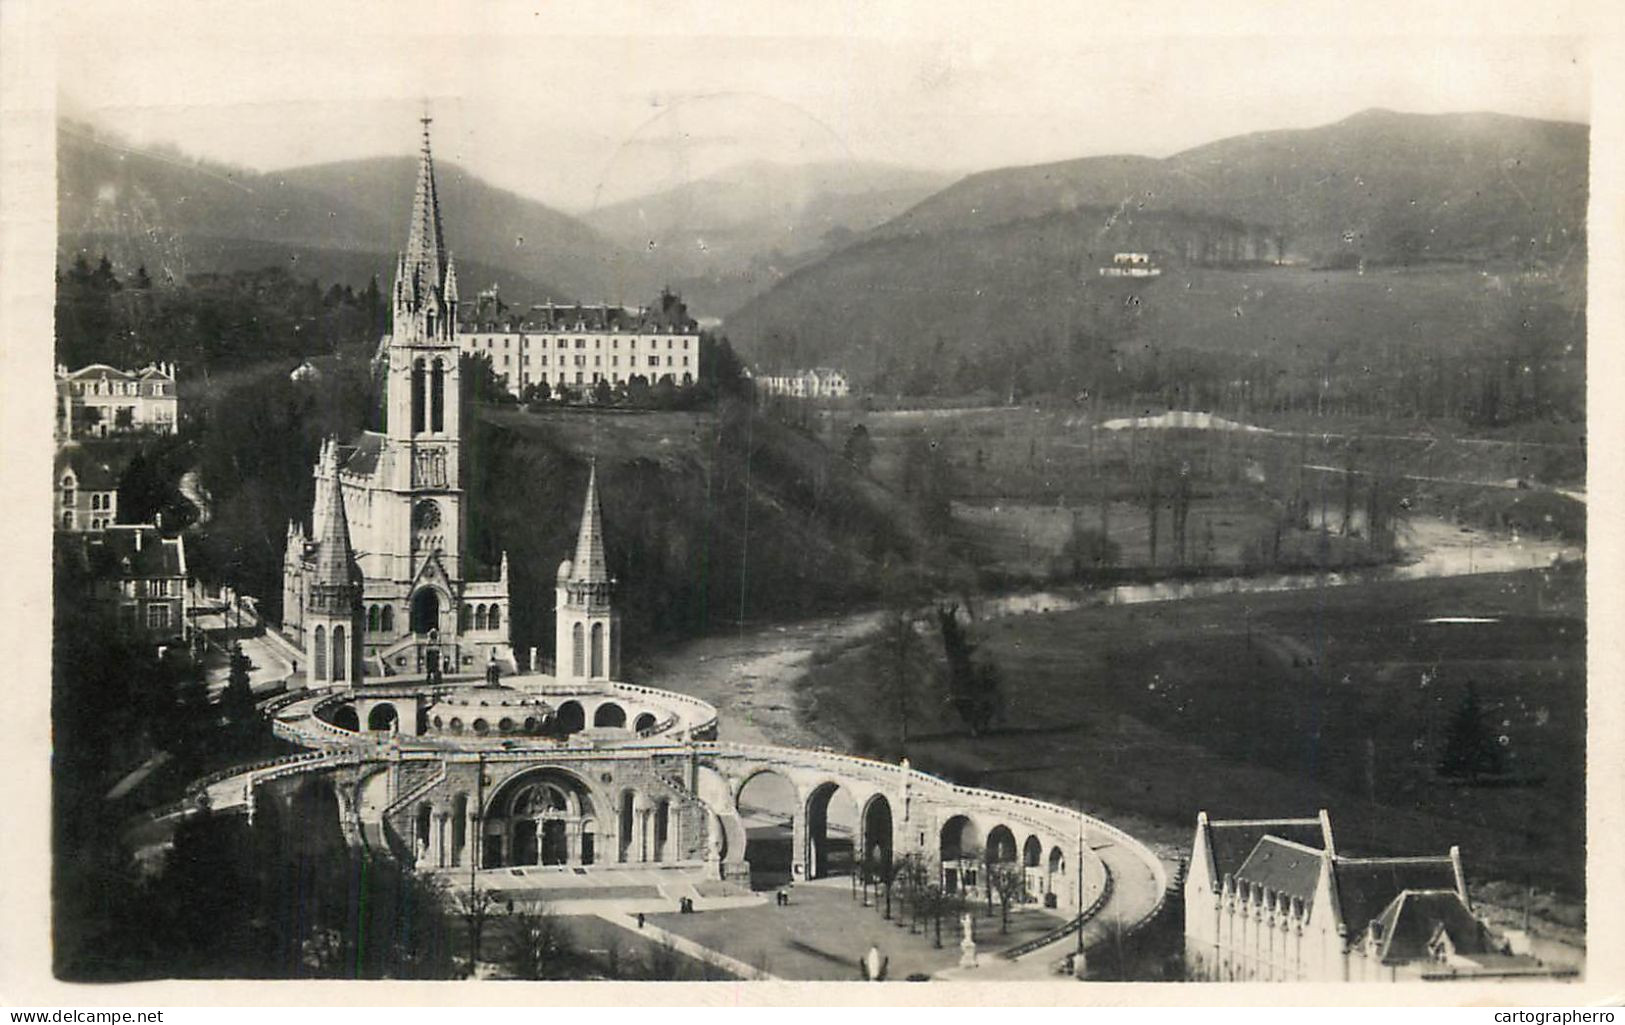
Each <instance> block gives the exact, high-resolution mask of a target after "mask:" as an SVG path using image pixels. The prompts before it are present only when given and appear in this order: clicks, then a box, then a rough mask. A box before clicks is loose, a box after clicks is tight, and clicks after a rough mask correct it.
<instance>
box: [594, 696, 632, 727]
mask: <svg viewBox="0 0 1625 1025" xmlns="http://www.w3.org/2000/svg"><path fill="white" fill-rule="evenodd" d="M592 724H593V725H594V726H607V727H612V728H624V727H625V726H626V709H624V708H622V707H621V706H620V705H617V704H616V703H615V702H613V701H606V702H604V703H603V704H601V705H599V706H598V707H597V708H596V709H594V710H593V713H592Z"/></svg>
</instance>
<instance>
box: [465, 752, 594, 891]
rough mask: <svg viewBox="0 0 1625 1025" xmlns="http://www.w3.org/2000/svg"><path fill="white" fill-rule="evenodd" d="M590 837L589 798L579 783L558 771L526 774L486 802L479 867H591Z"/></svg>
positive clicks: (585, 789)
mask: <svg viewBox="0 0 1625 1025" xmlns="http://www.w3.org/2000/svg"><path fill="white" fill-rule="evenodd" d="M596 832H597V826H596V820H595V818H594V808H593V801H592V796H591V794H589V793H588V791H587V788H586V786H585V785H584V784H583V783H582V782H581V781H580V780H578V779H576V778H575V777H574V776H571V775H570V774H568V773H566V772H563V771H561V770H558V769H538V770H535V771H533V772H527V773H524V774H522V775H521V776H519V777H518V778H517V779H515V780H513V781H511V782H509V783H507V784H505V785H504V786H503V787H502V789H501V790H500V791H499V792H498V793H497V795H496V797H495V799H494V800H493V801H492V802H491V810H490V812H489V814H488V815H487V817H486V822H485V835H484V838H483V841H484V842H483V847H482V849H481V862H480V864H481V867H483V868H499V867H502V866H505V865H591V864H592V863H593V860H594V857H595V855H596V851H595V849H594V848H595V847H596V835H595V834H596Z"/></svg>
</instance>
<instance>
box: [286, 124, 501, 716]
mask: <svg viewBox="0 0 1625 1025" xmlns="http://www.w3.org/2000/svg"><path fill="white" fill-rule="evenodd" d="M423 125H424V127H423V149H422V155H421V159H420V161H419V165H418V179H417V188H416V192H415V194H414V197H413V201H412V221H411V227H410V230H409V232H408V237H407V244H406V251H405V252H403V253H402V254H401V255H400V259H399V261H398V263H397V266H396V272H395V287H394V290H393V292H392V295H391V300H392V312H393V322H392V325H391V331H390V333H389V335H387V336H386V337H385V338H384V339H383V340H382V342H381V344H380V346H379V354H380V357H381V359H382V360H383V361H386V362H387V375H388V376H387V381H386V396H387V397H386V402H385V421H384V429H383V430H382V431H381V432H380V431H364V432H362V434H361V436H360V437H359V438H357V439H356V440H354V441H353V442H350V443H348V444H341V443H340V442H339V441H338V439H336V438H330V439H328V440H327V441H326V442H324V443H323V446H322V451H321V455H320V457H319V458H318V460H317V465H316V468H315V477H316V498H315V502H314V503H313V509H312V514H311V523H310V528H309V531H308V532H307V531H306V528H305V526H304V524H301V523H297V522H296V523H290V524H289V525H288V545H287V551H286V554H285V556H284V563H283V594H282V609H283V628H284V630H285V631H286V632H287V633H288V634H289V635H290V636H291V637H292V638H293V639H294V640H295V641H296V642H297V643H299V644H300V646H301V647H303V648H304V649H305V655H306V661H305V663H304V666H303V667H302V668H303V671H304V674H305V677H306V680H307V681H308V683H309V684H310V685H311V686H325V685H328V684H333V683H340V682H354V677H355V675H356V674H357V673H358V672H365V673H367V674H384V673H388V674H402V675H415V674H425V673H427V674H437V673H476V672H482V671H484V669H485V667H486V666H487V665H488V664H490V663H491V662H496V663H497V664H499V665H501V666H502V667H503V668H504V669H505V670H507V671H512V670H513V669H514V668H515V666H514V657H513V650H512V647H511V644H510V641H509V623H510V618H511V617H510V616H509V612H510V606H509V600H508V559H507V555H506V554H505V553H504V554H503V556H502V558H501V565H500V569H499V571H498V574H497V576H496V578H495V579H487V580H477V579H472V570H473V566H472V564H471V561H470V560H469V559H468V558H467V555H466V552H465V543H466V536H465V535H466V532H467V508H466V501H467V496H466V494H465V493H464V491H463V487H462V480H463V475H462V454H463V453H462V438H461V429H460V423H461V409H460V401H459V396H460V390H459V386H460V383H461V381H460V374H459V371H458V355H459V345H458V336H457V305H458V296H457V269H456V267H455V266H454V264H453V262H452V259H451V257H450V255H449V254H448V253H447V251H446V247H445V240H444V235H443V232H442V229H441V222H440V200H439V195H438V191H437V189H436V185H435V174H434V161H433V158H432V156H431V155H430V150H429V121H428V119H424V122H423ZM341 552H342V553H343V554H342V556H341V554H340V553H341ZM341 558H345V559H348V560H350V561H351V562H353V565H354V574H355V580H354V581H350V580H348V579H346V580H343V581H341V580H340V579H338V576H339V574H340V569H339V566H340V559H341ZM329 578H332V579H329ZM345 603H349V608H348V609H345V608H342V607H341V605H343V604H345Z"/></svg>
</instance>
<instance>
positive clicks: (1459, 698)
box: [802, 566, 1586, 898]
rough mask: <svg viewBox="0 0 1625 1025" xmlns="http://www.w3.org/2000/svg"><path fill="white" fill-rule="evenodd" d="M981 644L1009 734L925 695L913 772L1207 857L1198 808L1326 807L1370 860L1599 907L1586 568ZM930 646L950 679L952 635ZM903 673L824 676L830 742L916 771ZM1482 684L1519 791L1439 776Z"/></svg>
mask: <svg viewBox="0 0 1625 1025" xmlns="http://www.w3.org/2000/svg"><path fill="white" fill-rule="evenodd" d="M1443 619H1458V620H1460V619H1470V620H1484V622H1477V621H1474V622H1430V620H1443ZM972 635H973V639H974V640H975V641H976V642H977V643H979V644H980V650H979V652H978V654H979V655H981V656H985V657H987V658H990V659H991V660H992V661H993V662H994V663H995V664H996V665H997V667H998V669H999V672H1000V674H1001V678H1002V680H1003V695H1004V706H1005V707H1004V721H1003V723H1002V725H1000V726H998V727H997V728H996V729H995V730H994V731H993V732H991V733H990V734H988V735H986V736H983V737H980V738H971V737H970V736H968V734H967V733H966V731H965V729H964V727H963V726H962V725H961V724H960V723H959V721H958V719H957V717H956V716H955V715H954V713H953V711H952V709H951V708H950V707H949V706H947V705H946V703H945V702H944V700H943V694H942V691H941V688H940V686H939V685H936V684H935V683H934V682H932V681H931V680H929V679H927V680H924V681H921V682H918V683H916V685H915V687H914V689H913V691H912V693H911V695H910V703H911V706H912V707H911V712H910V716H911V723H910V734H911V738H912V739H911V741H910V743H909V745H908V749H907V753H908V755H909V757H910V758H911V759H912V760H913V762H914V764H915V765H916V766H919V767H922V768H925V769H928V770H930V771H935V772H940V773H943V774H945V775H948V776H950V777H952V778H954V779H957V780H962V781H965V782H971V783H981V784H987V785H992V786H997V787H999V788H1001V789H1008V790H1013V791H1016V792H1020V793H1030V794H1034V795H1042V796H1048V797H1051V798H1054V799H1058V800H1064V801H1075V800H1078V801H1082V802H1083V804H1084V805H1085V806H1086V807H1087V808H1088V809H1089V810H1091V811H1094V812H1098V813H1100V814H1101V815H1102V816H1103V817H1105V818H1107V819H1108V820H1109V821H1113V822H1117V823H1119V824H1121V825H1123V826H1124V827H1125V828H1128V829H1130V830H1131V831H1134V832H1136V833H1137V834H1139V835H1143V836H1145V837H1146V838H1147V839H1150V840H1154V841H1159V842H1161V843H1162V844H1165V845H1167V848H1168V849H1170V850H1174V849H1184V848H1188V844H1189V836H1190V830H1191V828H1192V824H1193V822H1194V820H1195V815H1196V812H1197V811H1198V810H1204V809H1205V810H1207V811H1209V812H1210V813H1212V814H1215V815H1219V816H1225V817H1261V816H1278V815H1299V814H1312V813H1313V812H1314V811H1315V810H1316V809H1318V808H1328V809H1330V811H1331V812H1332V816H1333V819H1334V822H1335V825H1336V827H1337V829H1338V833H1339V838H1340V845H1341V846H1344V847H1346V848H1347V849H1349V850H1351V851H1355V852H1365V853H1411V852H1439V853H1442V852H1443V851H1444V850H1445V849H1446V848H1448V847H1449V846H1450V845H1451V844H1460V845H1461V846H1462V849H1463V855H1464V857H1465V859H1466V864H1467V868H1468V872H1469V875H1470V877H1471V878H1472V879H1473V880H1475V881H1477V882H1487V881H1490V880H1495V879H1501V880H1507V881H1512V882H1517V883H1520V884H1522V883H1526V882H1527V883H1533V884H1535V885H1537V886H1540V887H1543V888H1548V889H1550V890H1553V891H1556V892H1557V893H1559V894H1562V895H1564V896H1567V897H1569V898H1575V897H1578V896H1579V895H1580V894H1582V893H1583V892H1584V871H1585V682H1586V681H1585V612H1584V571H1583V568H1582V567H1574V566H1570V567H1564V568H1559V569H1553V570H1545V571H1528V572H1522V573H1507V574H1497V575H1478V576H1468V577H1456V578H1450V579H1443V580H1422V581H1409V582H1388V583H1373V584H1365V585H1358V586H1351V587H1343V588H1327V589H1325V590H1323V591H1320V592H1297V593H1282V594H1253V595H1247V596H1245V597H1237V596H1224V597H1218V598H1204V599H1193V600H1187V601H1178V602H1167V603H1160V604H1151V605H1139V606H1120V607H1102V608H1086V609H1077V610H1073V611H1068V612H1059V613H1051V614H1047V615H1044V614H1039V615H1027V616H1019V617H1008V618H1000V619H995V620H991V621H988V622H987V623H985V624H979V625H976V626H973V628H972ZM920 641H921V644H922V647H924V648H925V649H926V650H927V651H928V652H929V655H930V657H931V658H932V659H933V660H938V661H940V650H941V649H940V641H939V640H938V639H937V637H936V634H935V632H934V631H926V632H922V634H921V636H920ZM892 664H893V663H892V661H891V660H890V657H889V656H888V655H887V654H886V653H884V652H881V651H879V650H877V648H876V647H875V646H872V645H870V646H860V647H853V648H848V649H847V650H845V651H844V652H842V653H840V654H838V655H835V656H834V657H833V658H832V659H831V660H829V661H827V662H826V663H825V664H823V665H821V666H819V667H818V668H817V669H815V670H814V671H813V672H812V673H811V674H810V675H809V676H808V678H807V679H806V680H805V681H804V683H803V685H802V693H803V707H804V708H805V709H807V710H809V711H810V712H811V713H812V714H813V716H814V717H815V720H816V722H817V724H818V726H819V728H820V729H821V730H823V731H824V732H825V733H826V741H827V742H830V743H847V744H852V745H854V746H856V747H858V748H859V749H864V748H867V749H869V750H872V751H875V752H877V753H881V754H887V755H892V756H895V754H896V751H895V748H896V736H897V727H898V724H897V721H896V716H895V714H891V713H890V711H889V710H890V708H891V707H892V705H893V702H891V701H889V700H888V699H887V696H886V695H887V694H888V689H890V688H892V685H891V684H890V683H889V680H890V678H891V676H890V673H891V670H890V668H889V667H890V666H891V665H892ZM1469 684H1471V685H1472V686H1473V687H1474V688H1475V690H1476V693H1477V695H1478V698H1479V701H1480V704H1481V707H1482V708H1483V710H1484V726H1485V729H1486V730H1487V731H1488V732H1489V734H1490V737H1491V739H1492V741H1493V742H1494V743H1496V744H1497V745H1498V747H1499V748H1500V750H1501V751H1502V754H1503V758H1504V763H1505V767H1506V772H1505V773H1504V774H1503V776H1502V778H1501V779H1500V780H1499V782H1498V785H1477V786H1474V785H1467V784H1466V783H1463V782H1461V781H1456V780H1450V779H1446V778H1443V777H1442V776H1441V775H1440V774H1439V772H1438V771H1437V766H1438V764H1439V761H1440V758H1441V754H1442V749H1443V746H1444V742H1445V738H1446V735H1447V728H1448V723H1449V721H1450V719H1451V718H1452V716H1453V715H1455V714H1456V712H1457V711H1458V709H1459V708H1460V706H1461V704H1462V702H1463V699H1464V695H1465V693H1466V691H1467V687H1468V685H1469ZM877 709H881V710H882V711H881V712H880V714H877ZM1502 737H1505V738H1506V739H1505V740H1504V741H1502V740H1501V739H1500V738H1502Z"/></svg>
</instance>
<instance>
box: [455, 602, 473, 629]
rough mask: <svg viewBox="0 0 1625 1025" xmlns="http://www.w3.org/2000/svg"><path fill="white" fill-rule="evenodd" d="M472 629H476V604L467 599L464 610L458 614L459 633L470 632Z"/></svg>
mask: <svg viewBox="0 0 1625 1025" xmlns="http://www.w3.org/2000/svg"><path fill="white" fill-rule="evenodd" d="M472 629H474V606H472V605H470V604H469V603H468V602H466V601H465V602H463V607H462V610H461V611H460V612H459V613H458V615H457V631H458V632H459V633H468V631H470V630H472Z"/></svg>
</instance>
